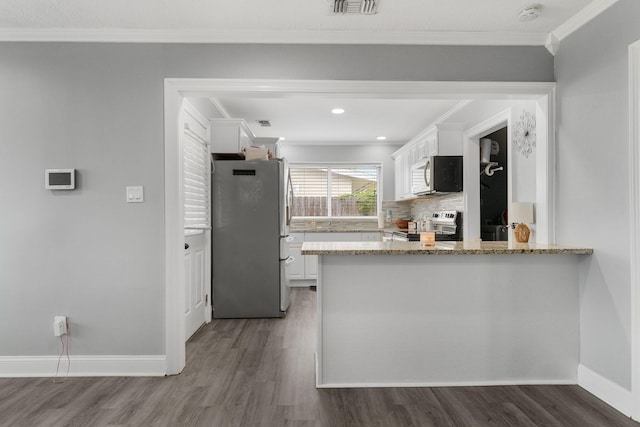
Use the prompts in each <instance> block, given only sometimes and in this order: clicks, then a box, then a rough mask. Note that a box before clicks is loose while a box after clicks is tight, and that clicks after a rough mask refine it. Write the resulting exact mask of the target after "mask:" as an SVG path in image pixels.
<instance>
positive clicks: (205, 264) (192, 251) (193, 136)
mask: <svg viewBox="0 0 640 427" xmlns="http://www.w3.org/2000/svg"><path fill="white" fill-rule="evenodd" d="M209 128H210V126H209V121H208V120H207V119H205V118H204V117H203V116H202V115H201V114H200V113H199V112H198V111H197V110H196V109H195V108H194V107H193V106H192V105H191V104H189V103H188V102H187V101H185V102H184V104H183V110H182V114H181V129H183V134H182V140H183V147H184V199H185V201H184V212H185V213H184V226H185V229H184V232H185V236H184V241H185V245H184V267H185V268H184V272H185V277H184V317H185V338H186V339H189V338H190V337H191V336H192V335H193V334H194V333H195V332H196V331H197V330H198V329H199V328H200V327H201V326H202V325H203V324H205V323H206V322H210V321H211V298H210V294H211V249H210V248H211V231H210V224H211V218H210V212H211V206H210V200H209V191H210V190H209V189H210V182H211V179H210V172H211V167H210V149H209V145H208V141H209V131H210V129H209Z"/></svg>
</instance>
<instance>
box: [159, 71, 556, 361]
mask: <svg viewBox="0 0 640 427" xmlns="http://www.w3.org/2000/svg"><path fill="white" fill-rule="evenodd" d="M555 86H556V84H555V83H553V82H433V81H429V82H411V81H361V80H353V81H349V80H340V81H332V80H272V79H264V80H260V79H250V80H244V79H180V78H173V79H165V86H164V87H165V93H164V100H165V104H164V105H165V108H164V112H165V188H164V189H165V195H164V199H165V263H166V265H165V286H166V317H165V328H166V357H167V374H175V373H179V372H180V371H181V370H182V369H183V368H184V366H185V339H184V316H183V313H182V307H183V300H182V298H183V296H182V292H181V289H180V286H179V285H180V283H181V281H180V277H184V263H183V262H181V261H182V258H181V255H182V248H183V247H184V230H183V228H182V223H181V221H182V212H181V209H182V203H181V200H180V191H179V189H180V186H181V185H182V181H181V180H182V173H181V172H182V171H181V167H182V166H180V165H181V164H182V162H181V157H180V156H181V150H180V147H179V143H177V142H176V141H178V135H179V133H178V129H177V127H178V125H177V124H178V121H177V118H178V115H179V112H180V107H181V103H182V100H183V98H184V97H186V96H215V95H216V94H233V93H235V94H238V93H251V94H254V95H255V94H267V93H268V94H270V95H271V96H278V97H287V96H290V95H292V94H295V95H297V96H299V95H304V96H308V97H327V96H328V97H331V96H341V97H353V98H365V99H367V98H376V97H380V96H388V97H394V98H396V99H421V98H431V99H459V100H461V101H462V100H468V99H496V98H501V97H504V98H511V99H529V100H540V99H541V98H543V99H545V100H546V99H547V98H548V97H553V94H555ZM545 102H547V101H545ZM548 113H549V114H554V111H553V110H551V111H548ZM551 125H552V123H551V124H550V126H549V134H552V133H553V132H554V129H553V127H552V126H551ZM553 141H554V140H551V141H549V144H553ZM550 150H551V151H552V152H555V145H554V146H553V147H550ZM549 185H550V186H553V180H551V182H550V183H549ZM318 296H319V297H320V295H318ZM320 357H321V355H320Z"/></svg>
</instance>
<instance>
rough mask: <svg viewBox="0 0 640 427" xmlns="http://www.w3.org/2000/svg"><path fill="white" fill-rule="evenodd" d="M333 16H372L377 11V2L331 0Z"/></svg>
mask: <svg viewBox="0 0 640 427" xmlns="http://www.w3.org/2000/svg"><path fill="white" fill-rule="evenodd" d="M331 8H332V10H331V13H332V14H334V15H374V14H376V13H377V11H378V0H332V1H331Z"/></svg>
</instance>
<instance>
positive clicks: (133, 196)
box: [127, 185, 144, 203]
mask: <svg viewBox="0 0 640 427" xmlns="http://www.w3.org/2000/svg"><path fill="white" fill-rule="evenodd" d="M142 202H144V187H143V186H142V185H136V186H129V187H127V203H142Z"/></svg>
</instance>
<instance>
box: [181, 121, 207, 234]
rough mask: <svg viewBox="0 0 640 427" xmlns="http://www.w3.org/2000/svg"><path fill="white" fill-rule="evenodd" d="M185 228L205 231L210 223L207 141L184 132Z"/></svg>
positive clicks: (194, 134) (191, 133)
mask: <svg viewBox="0 0 640 427" xmlns="http://www.w3.org/2000/svg"><path fill="white" fill-rule="evenodd" d="M184 136H185V138H184V228H185V231H189V230H191V231H193V230H204V229H208V228H209V227H210V222H209V149H208V147H207V141H206V140H204V139H203V138H201V137H200V136H198V135H197V134H196V133H194V132H192V131H191V130H189V129H185V132H184Z"/></svg>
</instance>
